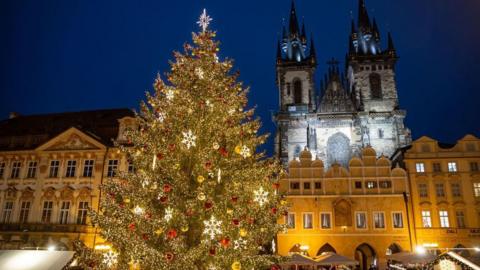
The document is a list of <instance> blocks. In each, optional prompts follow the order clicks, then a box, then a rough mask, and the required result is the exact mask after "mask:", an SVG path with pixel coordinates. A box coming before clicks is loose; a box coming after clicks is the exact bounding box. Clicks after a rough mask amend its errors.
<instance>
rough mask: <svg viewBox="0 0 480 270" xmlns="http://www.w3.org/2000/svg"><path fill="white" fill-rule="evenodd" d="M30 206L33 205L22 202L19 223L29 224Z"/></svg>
mask: <svg viewBox="0 0 480 270" xmlns="http://www.w3.org/2000/svg"><path fill="white" fill-rule="evenodd" d="M30 205H31V203H30V202H28V201H24V202H22V207H21V208H20V218H19V219H18V221H19V222H20V223H27V222H28V214H29V212H30Z"/></svg>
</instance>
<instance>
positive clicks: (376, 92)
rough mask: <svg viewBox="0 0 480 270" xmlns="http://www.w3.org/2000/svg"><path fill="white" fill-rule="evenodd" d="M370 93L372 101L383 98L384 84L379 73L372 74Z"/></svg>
mask: <svg viewBox="0 0 480 270" xmlns="http://www.w3.org/2000/svg"><path fill="white" fill-rule="evenodd" d="M370 93H371V98H372V99H380V98H382V83H381V79H380V75H379V74H377V73H372V74H370Z"/></svg>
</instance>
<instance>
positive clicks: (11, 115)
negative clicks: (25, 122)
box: [8, 112, 20, 119]
mask: <svg viewBox="0 0 480 270" xmlns="http://www.w3.org/2000/svg"><path fill="white" fill-rule="evenodd" d="M19 116H20V114H19V113H17V112H11V113H10V115H9V117H8V118H9V119H13V118H17V117H19Z"/></svg>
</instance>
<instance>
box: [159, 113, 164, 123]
mask: <svg viewBox="0 0 480 270" xmlns="http://www.w3.org/2000/svg"><path fill="white" fill-rule="evenodd" d="M157 121H158V122H160V123H163V121H165V114H164V113H163V112H159V113H158V114H157Z"/></svg>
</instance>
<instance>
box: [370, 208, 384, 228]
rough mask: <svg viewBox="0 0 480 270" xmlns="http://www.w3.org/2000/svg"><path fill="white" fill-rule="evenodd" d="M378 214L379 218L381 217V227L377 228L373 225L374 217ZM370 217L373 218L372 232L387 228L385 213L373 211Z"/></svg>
mask: <svg viewBox="0 0 480 270" xmlns="http://www.w3.org/2000/svg"><path fill="white" fill-rule="evenodd" d="M376 214H380V216H382V217H383V227H377V225H376V224H375V215H376ZM372 217H373V229H374V230H385V229H386V228H387V221H386V220H385V212H384V211H373V212H372Z"/></svg>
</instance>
